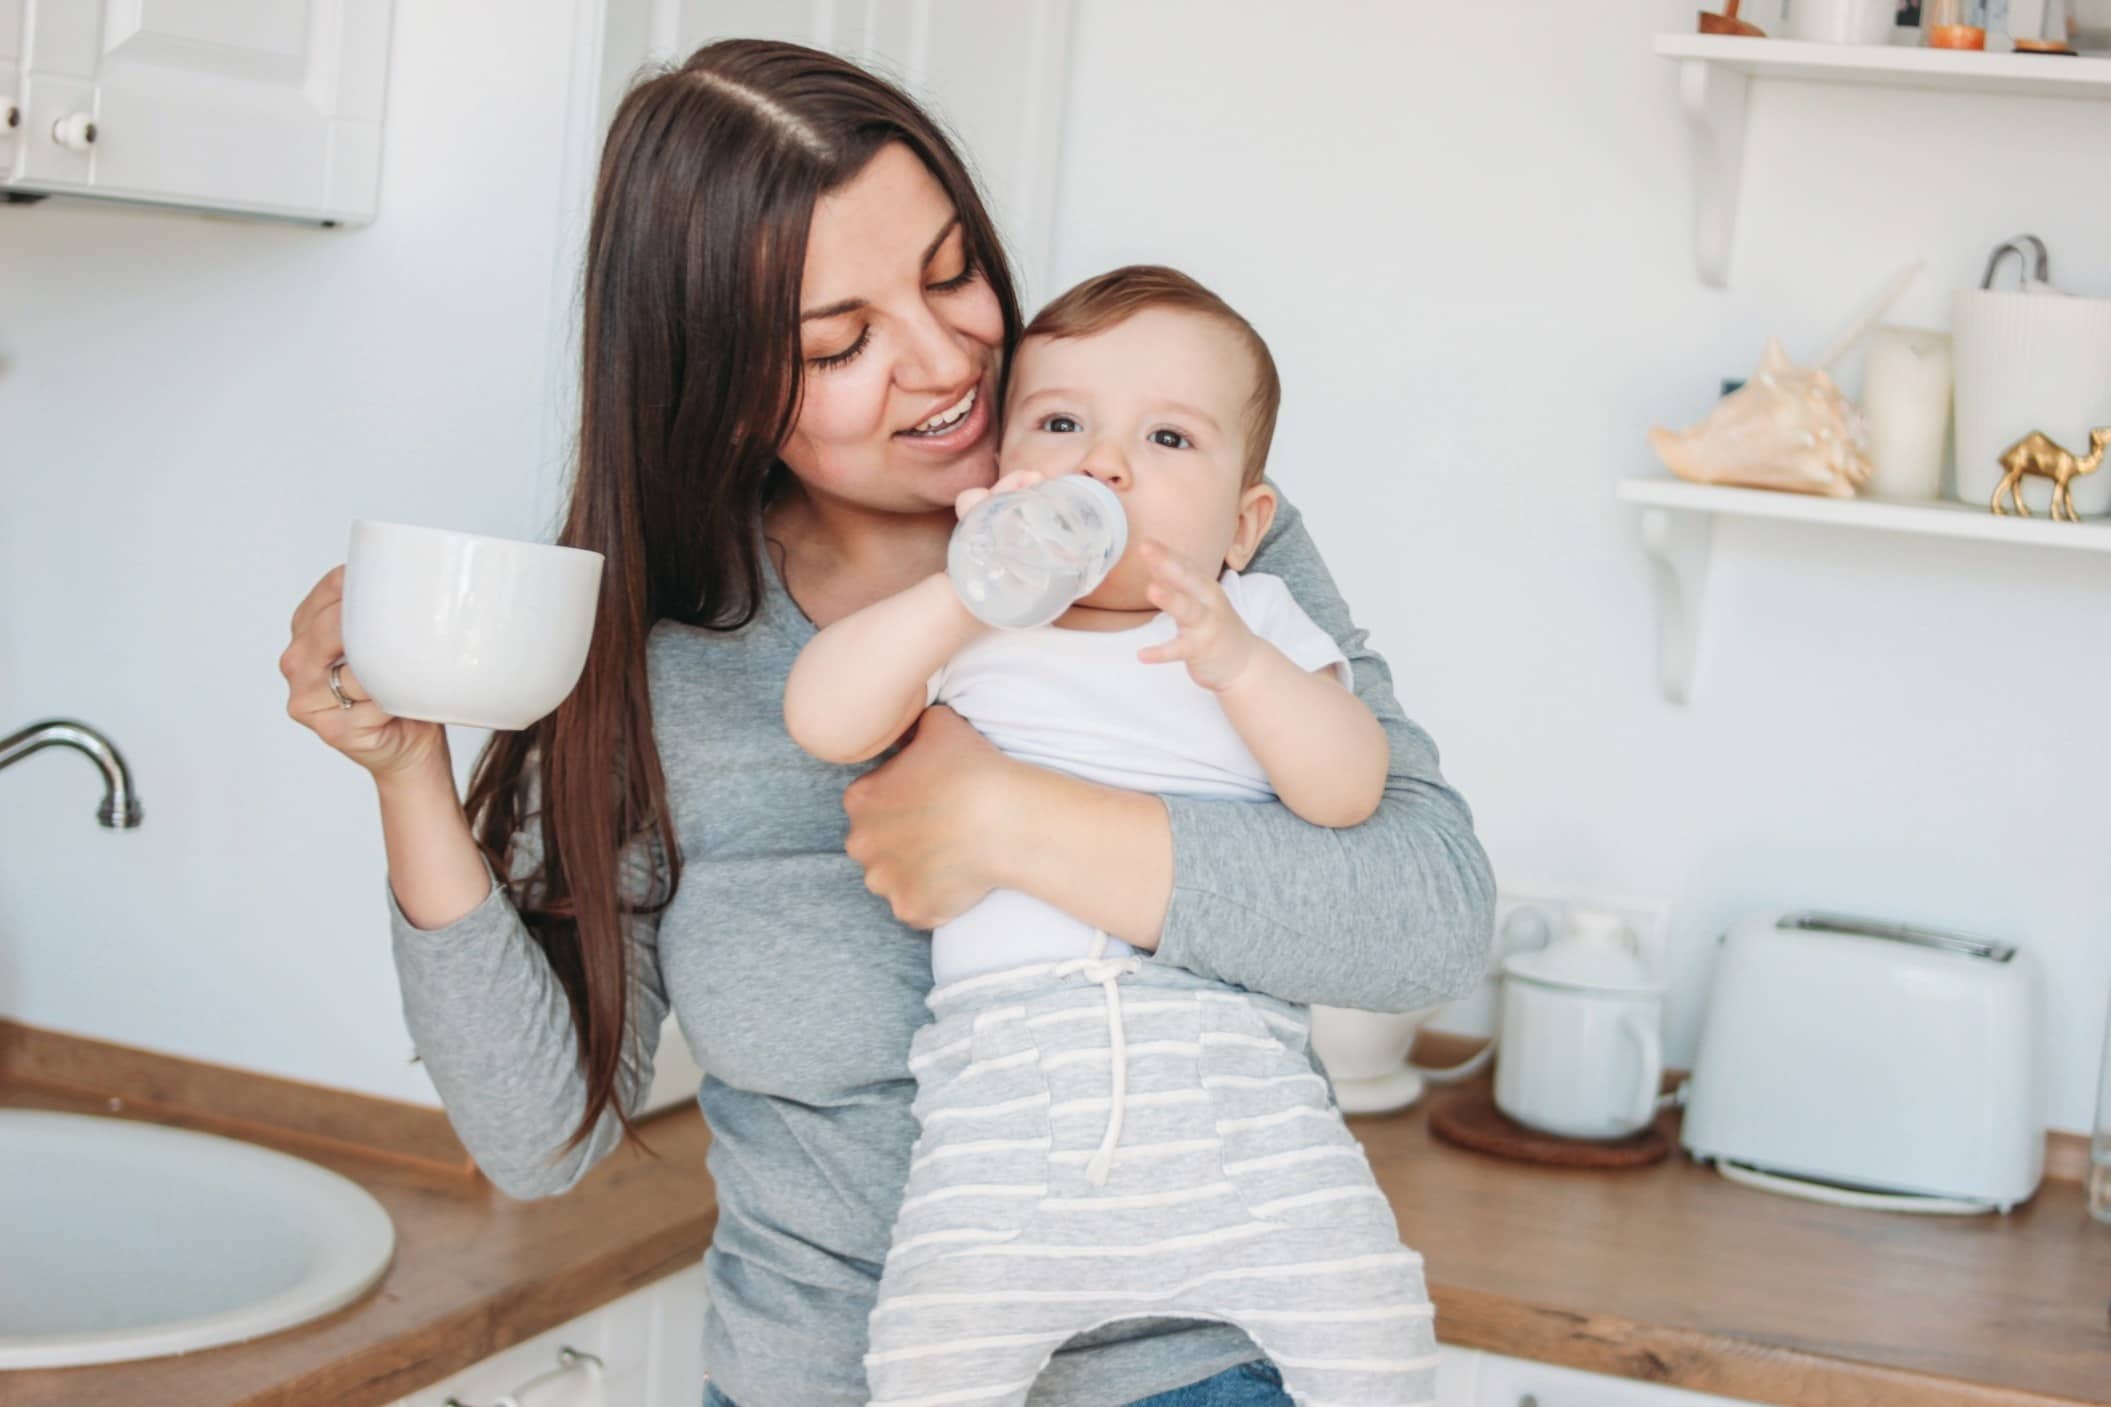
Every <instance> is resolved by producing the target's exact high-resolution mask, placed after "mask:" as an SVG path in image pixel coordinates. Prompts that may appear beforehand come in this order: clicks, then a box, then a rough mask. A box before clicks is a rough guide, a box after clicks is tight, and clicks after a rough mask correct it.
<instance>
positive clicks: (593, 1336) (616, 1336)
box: [391, 1261, 705, 1407]
mask: <svg viewBox="0 0 2111 1407" xmlns="http://www.w3.org/2000/svg"><path fill="white" fill-rule="evenodd" d="M704 1300H705V1295H704V1289H703V1263H702V1261H698V1262H697V1263H696V1264H695V1265H692V1266H689V1267H688V1268H686V1269H684V1270H681V1271H678V1272H676V1273H675V1274H673V1275H670V1276H668V1277H667V1278H666V1279H664V1280H659V1281H656V1282H654V1283H653V1284H650V1285H647V1286H645V1287H644V1288H643V1289H639V1290H633V1291H632V1292H631V1293H629V1294H627V1295H625V1296H623V1298H621V1299H618V1300H614V1301H611V1302H610V1303H608V1304H605V1305H603V1306H601V1307H600V1308H599V1309H595V1310H590V1311H588V1312H587V1313H585V1314H582V1315H580V1316H579V1317H578V1318H577V1319H573V1320H570V1321H568V1322H567V1323H563V1324H560V1325H558V1326H557V1327H556V1328H554V1329H550V1330H548V1331H546V1332H544V1333H540V1334H537V1335H536V1336H535V1337H534V1338H532V1339H526V1340H523V1341H522V1342H520V1343H517V1344H515V1345H513V1346H512V1347H511V1348H508V1349H504V1350H502V1351H501V1352H498V1353H495V1354H493V1355H491V1356H490V1357H489V1358H486V1359H483V1360H482V1361H481V1362H478V1363H473V1364H471V1365H470V1366H469V1367H467V1368H464V1369H463V1370H462V1371H461V1372H459V1373H456V1374H454V1375H453V1376H452V1377H449V1378H447V1379H445V1380H443V1381H441V1382H437V1383H434V1384H433V1385H432V1386H430V1387H425V1388H420V1389H419V1390H418V1391H417V1392H414V1393H412V1394H411V1395H410V1396H408V1397H404V1398H399V1399H398V1400H397V1401H396V1402H395V1403H393V1404H391V1407H451V1404H450V1399H452V1404H458V1407H492V1404H494V1403H496V1402H498V1401H499V1400H500V1399H501V1398H504V1397H506V1396H507V1395H509V1394H511V1393H514V1392H517V1391H518V1390H519V1389H520V1387H521V1386H522V1384H524V1383H527V1382H530V1381H532V1380H534V1379H536V1378H538V1377H541V1376H543V1375H545V1374H549V1373H551V1372H552V1371H553V1370H555V1369H558V1368H561V1367H563V1366H564V1360H563V1358H562V1357H561V1350H563V1349H567V1348H569V1349H573V1350H575V1351H577V1352H579V1353H587V1354H592V1355H593V1356H594V1357H596V1358H598V1359H600V1360H601V1365H602V1366H601V1369H600V1372H599V1377H600V1379H601V1382H600V1388H599V1391H598V1392H597V1391H596V1390H595V1388H594V1385H593V1378H594V1375H593V1374H591V1373H589V1372H588V1371H586V1370H584V1369H577V1368H575V1369H574V1370H573V1372H572V1373H571V1374H570V1375H568V1376H564V1377H560V1378H554V1379H552V1380H550V1381H549V1382H547V1383H545V1384H544V1385H542V1386H540V1387H538V1388H537V1389H536V1390H535V1392H534V1393H532V1394H531V1395H530V1396H529V1397H527V1398H526V1399H525V1400H524V1401H523V1403H522V1407H696V1404H697V1403H699V1402H701V1401H702V1400H703V1393H704V1387H703V1382H704V1371H703V1357H702V1349H701V1344H702V1338H703V1324H704V1315H703V1306H704Z"/></svg>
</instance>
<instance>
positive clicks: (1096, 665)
mask: <svg viewBox="0 0 2111 1407" xmlns="http://www.w3.org/2000/svg"><path fill="white" fill-rule="evenodd" d="M1217 581H1218V584H1219V585H1220V586H1222V587H1223V588H1224V594H1225V596H1226V597H1227V598H1228V599H1229V600H1230V601H1231V606H1232V609H1233V610H1235V611H1237V612H1238V614H1239V618H1240V619H1241V620H1243V621H1245V622H1246V625H1247V627H1248V628H1249V629H1250V630H1252V631H1253V633H1254V634H1255V635H1256V636H1258V637H1259V638H1261V639H1262V640H1265V641H1267V642H1268V643H1269V644H1271V645H1273V646H1275V647H1276V648H1277V649H1279V650H1281V651H1282V652H1283V654H1284V655H1286V656H1288V657H1289V659H1290V661H1291V663H1293V664H1295V665H1297V666H1298V667H1299V668H1300V669H1305V670H1314V669H1320V668H1323V667H1328V666H1331V667H1332V668H1333V671H1334V674H1335V677H1336V678H1337V679H1339V680H1340V681H1341V683H1342V684H1343V685H1344V686H1345V687H1354V682H1355V681H1354V679H1353V677H1352V675H1351V673H1350V668H1349V662H1348V659H1347V657H1346V656H1344V655H1343V654H1342V652H1341V647H1340V646H1339V645H1338V644H1336V643H1335V641H1334V637H1333V636H1331V635H1329V634H1328V633H1327V632H1326V631H1324V630H1322V629H1320V628H1319V626H1318V625H1316V624H1314V623H1313V621H1312V618H1311V617H1310V616H1308V615H1306V614H1305V612H1304V609H1303V608H1302V607H1300V606H1299V605H1298V604H1297V601H1296V599H1295V598H1294V597H1292V596H1291V594H1290V589H1289V588H1288V587H1286V586H1285V585H1283V582H1282V579H1281V578H1280V577H1275V576H1270V575H1268V574H1266V573H1262V572H1256V573H1253V574H1251V575H1247V576H1241V575H1240V574H1239V573H1238V572H1236V571H1233V570H1232V569H1231V568H1229V567H1227V568H1225V569H1224V574H1223V575H1222V576H1220V577H1219V578H1218V579H1217ZM1178 633H1179V627H1178V625H1177V623H1176V622H1175V621H1174V620H1173V618H1172V617H1171V616H1169V615H1167V614H1166V613H1165V612H1163V611H1161V612H1159V613H1158V615H1157V616H1156V617H1154V618H1153V619H1151V620H1150V621H1147V622H1146V623H1144V624H1143V625H1139V626H1135V627H1132V628H1131V629H1128V630H1114V631H1095V630H1065V629H1059V628H1057V627H1055V626H1052V625H1044V626H1041V627H1038V628H1037V629H1033V630H993V631H991V632H989V633H988V634H986V635H983V636H980V637H978V638H977V639H975V640H973V641H971V642H970V643H969V644H968V645H966V646H965V647H964V648H962V649H961V650H960V651H959V652H958V653H957V654H955V655H954V656H953V657H952V658H951V659H950V660H948V661H946V663H945V664H944V665H942V666H940V667H939V670H938V672H937V673H936V674H933V675H932V676H931V679H930V685H929V688H928V690H927V693H926V700H927V702H928V703H942V704H944V705H946V706H947V707H948V708H950V709H952V710H953V711H954V712H956V713H958V714H959V715H960V716H961V717H962V718H965V719H966V720H967V721H968V722H969V723H972V724H973V725H974V726H975V728H976V729H977V731H979V732H980V733H982V735H983V736H984V737H987V738H988V739H989V740H990V742H991V743H992V744H993V745H995V746H996V747H997V748H998V749H999V750H1000V751H1002V752H1004V753H1006V754H1008V755H1010V756H1012V757H1015V758H1018V759H1019V760H1020V761H1022V762H1031V763H1034V764H1036V765H1038V766H1042V767H1053V768H1056V769H1058V770H1060V771H1064V772H1068V773H1070V774H1071V775H1073V776H1077V777H1083V778H1084V779H1086V780H1087V781H1093V782H1100V783H1103V784H1105V785H1108V786H1116V787H1124V788H1126V789H1128V790H1130V791H1148V792H1159V793H1169V794H1172V795H1178V796H1200V797H1218V798H1222V799H1224V800H1227V801H1271V800H1273V799H1274V798H1275V792H1274V789H1273V788H1271V787H1270V786H1269V783H1268V776H1267V774H1266V773H1265V772H1263V771H1262V770H1261V764H1260V762H1259V761H1258V760H1257V759H1256V758H1255V757H1254V755H1253V752H1252V750H1251V749H1250V748H1248V747H1247V746H1246V743H1245V741H1244V740H1243V739H1241V738H1240V737H1239V735H1238V732H1237V731H1236V730H1235V729H1234V728H1233V727H1232V726H1231V720H1230V719H1229V718H1227V717H1225V714H1224V709H1223V707H1222V706H1221V705H1220V704H1218V702H1217V698H1216V695H1214V694H1212V693H1211V692H1210V691H1209V690H1207V689H1205V688H1203V687H1202V686H1201V685H1199V684H1197V683H1195V681H1194V680H1193V679H1190V678H1189V677H1188V672H1187V666H1186V665H1185V664H1184V663H1182V662H1181V661H1178V660H1173V661H1169V662H1166V663H1162V664H1146V663H1144V662H1143V661H1141V660H1139V659H1137V658H1136V653H1137V651H1139V650H1141V649H1144V648H1145V647H1147V646H1150V645H1158V644H1163V643H1165V642H1167V641H1169V640H1171V639H1173V638H1174V636H1175V635H1177V634H1178ZM1098 936H1099V933H1098V930H1097V929H1095V928H1093V927H1092V926H1091V925H1090V924H1087V923H1083V922H1081V921H1079V920H1078V919H1075V918H1073V917H1071V916H1070V915H1069V914H1067V913H1064V912H1063V911H1062V910H1061V909H1058V908H1056V907H1055V906H1054V905H1052V904H1046V903H1043V902H1042V901H1041V900H1039V899H1036V898H1034V897H1033V896H1031V895H1029V894H1024V893H1021V892H1020V891H1018V890H1014V889H994V890H991V891H990V893H989V895H988V897H986V898H985V899H983V901H982V902H981V903H979V904H977V905H975V907H974V908H972V909H969V910H968V911H967V912H966V913H964V914H962V915H960V916H959V917H958V918H956V919H953V920H952V921H951V922H949V923H943V924H940V925H939V926H938V928H937V930H936V931H935V932H934V933H933V934H932V936H931V977H932V982H933V985H934V986H943V985H945V984H946V983H948V982H953V981H957V980H958V979H960V978H962V977H968V976H972V975H974V974H976V973H981V972H992V971H996V970H999V969H1002V968H1008V967H1016V966H1019V965H1020V964H1023V963H1031V962H1051V961H1056V960H1059V959H1063V958H1075V957H1083V956H1087V955H1089V954H1090V953H1091V952H1092V951H1093V944H1094V940H1095V939H1096V938H1097V937H1098ZM1135 951H1136V950H1135V949H1134V948H1132V947H1130V946H1129V945H1128V944H1126V943H1123V942H1121V941H1120V940H1118V939H1115V938H1112V937H1110V938H1109V939H1108V941H1107V945H1106V949H1105V952H1104V956H1106V957H1110V958H1112V957H1120V956H1123V955H1125V954H1128V953H1133V952H1135Z"/></svg>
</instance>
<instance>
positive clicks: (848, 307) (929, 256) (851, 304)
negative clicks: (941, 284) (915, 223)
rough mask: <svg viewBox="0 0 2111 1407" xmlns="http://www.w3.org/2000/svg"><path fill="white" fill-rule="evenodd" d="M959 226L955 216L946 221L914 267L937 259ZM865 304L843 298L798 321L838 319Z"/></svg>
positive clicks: (801, 317)
mask: <svg viewBox="0 0 2111 1407" xmlns="http://www.w3.org/2000/svg"><path fill="white" fill-rule="evenodd" d="M959 225H960V217H959V216H958V215H955V216H954V217H953V218H952V219H950V220H948V221H946V226H945V228H944V229H942V230H940V231H939V232H938V237H937V238H936V239H934V240H932V241H931V242H930V243H929V244H927V245H925V246H924V257H923V258H921V259H919V260H918V261H917V263H916V267H917V268H919V269H921V268H923V267H924V266H925V265H927V264H929V263H930V262H931V261H932V260H933V259H935V258H937V257H938V249H939V246H940V245H942V244H944V243H945V242H946V239H947V237H948V236H950V235H951V234H952V233H953V231H954V230H955V229H956V228H958V227H959ZM866 303H867V300H866V299H863V298H845V299H843V300H842V301H840V302H836V303H830V304H829V305H828V306H827V307H824V308H814V309H811V310H809V311H807V312H804V313H801V314H799V321H801V322H803V323H805V322H814V321H816V320H817V319H820V318H839V317H841V316H843V314H845V313H854V312H856V311H857V310H858V309H860V308H862V307H865V306H866Z"/></svg>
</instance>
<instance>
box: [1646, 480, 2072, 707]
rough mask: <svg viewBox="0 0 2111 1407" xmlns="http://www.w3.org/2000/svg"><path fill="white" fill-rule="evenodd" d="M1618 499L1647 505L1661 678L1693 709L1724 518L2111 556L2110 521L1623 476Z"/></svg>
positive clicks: (1673, 696)
mask: <svg viewBox="0 0 2111 1407" xmlns="http://www.w3.org/2000/svg"><path fill="white" fill-rule="evenodd" d="M1617 492H1618V495H1619V497H1620V499H1621V500H1622V501H1623V502H1626V503H1634V504H1639V505H1640V506H1641V508H1642V545H1643V547H1644V549H1645V550H1647V551H1648V553H1649V556H1650V562H1651V564H1652V566H1653V567H1654V568H1655V575H1656V586H1657V619H1658V631H1659V634H1658V644H1657V668H1658V678H1659V683H1660V685H1661V687H1662V689H1663V691H1664V696H1665V697H1666V698H1668V699H1670V700H1671V701H1672V702H1673V703H1681V704H1682V703H1685V702H1687V700H1688V699H1689V698H1690V697H1691V694H1692V689H1693V665H1694V658H1695V656H1696V654H1697V653H1698V650H1699V646H1700V631H1701V619H1702V612H1703V608H1704V606H1705V604H1706V601H1707V594H1708V564H1709V557H1710V555H1711V548H1712V544H1713V537H1714V527H1715V519H1716V517H1717V516H1718V515H1728V516H1732V517H1745V518H1775V519H1785V520H1788V521H1791V522H1800V523H1821V524H1827V525H1830V526H1834V527H1848V528H1867V529H1874V530H1876V531H1880V532H1900V533H1916V534H1919V535H1921V536H1923V537H1951V538H1959V537H1961V538H1976V539H1978V540H1980V541H1982V542H2010V543H2016V544H2018V545H2020V546H2027V547H2039V548H2066V549H2068V550H2071V551H2084V552H2111V522H2106V521H2104V520H2101V519H2084V520H2083V521H2082V522H2079V523H2060V522H2053V521H2052V520H2050V519H2048V518H2046V517H2044V516H2042V515H2040V516H2036V517H2030V518H2017V517H1999V516H1996V515H1995V514H1993V513H1990V512H1988V511H1987V510H1986V509H1984V508H1981V507H1978V506H1976V505H1973V504H1966V503H1950V502H1932V503H1931V502H1926V501H1914V502H1906V501H1902V500H1890V499H1874V498H1821V497H1818V496H1816V495H1813V494H1801V493H1785V492H1780V491H1777V490H1773V489H1743V488H1729V487H1725V486H1723V485H1719V484H1694V483H1688V482H1686V481H1685V480H1683V479H1666V478H1661V477H1648V478H1634V479H1622V480H1621V481H1620V484H1619V487H1618V490H1617Z"/></svg>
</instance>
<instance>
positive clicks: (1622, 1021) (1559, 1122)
mask: <svg viewBox="0 0 2111 1407" xmlns="http://www.w3.org/2000/svg"><path fill="white" fill-rule="evenodd" d="M1662 1020H1663V997H1662V996H1661V995H1659V994H1656V993H1628V992H1597V991H1589V990H1586V989H1584V988H1580V987H1568V986H1556V985H1554V984H1551V983H1544V982H1536V981H1533V980H1532V979H1531V978H1528V977H1523V976H1520V975H1519V974H1518V973H1517V972H1516V971H1514V970H1513V971H1511V972H1510V974H1509V975H1508V976H1507V977H1506V978H1505V979H1504V982H1503V1035H1502V1049H1501V1050H1500V1051H1499V1052H1498V1053H1497V1055H1496V1058H1495V1107H1496V1108H1498V1109H1500V1110H1502V1111H1503V1113H1505V1114H1507V1115H1508V1116H1509V1117H1510V1118H1512V1119H1515V1120H1516V1121H1517V1122H1518V1123H1520V1124H1523V1125H1525V1127H1527V1128H1533V1129H1538V1130H1539V1131H1540V1132H1542V1133H1551V1134H1554V1135H1556V1136H1557V1137H1561V1138H1624V1137H1626V1136H1627V1135H1628V1134H1631V1133H1636V1132H1639V1131H1640V1130H1642V1129H1644V1128H1646V1127H1648V1125H1649V1123H1650V1121H1651V1120H1652V1119H1654V1118H1655V1117H1656V1108H1657V1086H1658V1085H1659V1083H1661V1081H1662V1078H1663V1073H1664V1049H1663V1044H1662V1041H1661V1039H1660V1037H1659V1035H1658V1032H1659V1029H1660V1027H1661V1024H1662Z"/></svg>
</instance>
